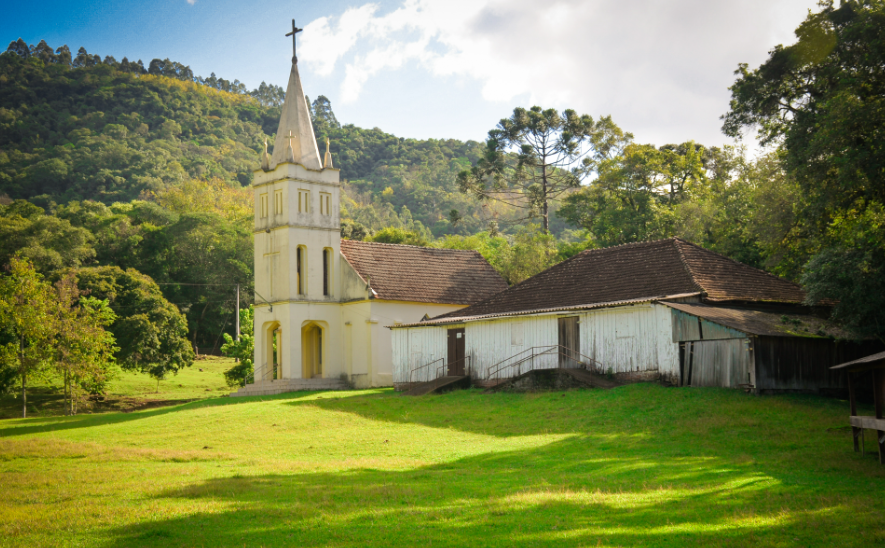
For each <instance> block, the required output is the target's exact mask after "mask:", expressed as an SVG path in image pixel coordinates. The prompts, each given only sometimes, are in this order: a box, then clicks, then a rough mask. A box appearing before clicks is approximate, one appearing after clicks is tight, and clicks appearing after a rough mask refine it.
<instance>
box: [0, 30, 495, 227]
mask: <svg viewBox="0 0 885 548" xmlns="http://www.w3.org/2000/svg"><path fill="white" fill-rule="evenodd" d="M282 94H283V91H282V89H280V88H278V87H276V86H267V85H266V84H264V83H262V84H261V86H260V87H259V88H258V89H256V90H253V91H247V90H246V88H245V86H243V85H242V84H241V83H239V82H238V81H237V80H234V81H233V82H230V81H228V80H225V79H223V78H218V77H216V76H215V75H214V74H212V75H211V76H210V77H208V78H202V77H199V76H194V75H193V72H192V71H191V69H190V67H188V66H186V65H183V64H181V63H178V62H174V61H170V60H168V59H165V60H160V59H154V60H152V61H151V62H150V63H149V64H148V68H145V67H144V63H142V62H141V60H139V61H137V62H130V61H128V60H127V59H126V58H124V59H123V60H122V61H120V62H118V61H116V59H115V58H114V57H112V56H106V57H105V58H104V59H103V60H102V59H101V57H100V56H98V55H92V54H89V53H88V52H86V50H85V49H83V48H80V50H79V52H78V54H77V55H76V56H73V57H72V55H71V53H70V51H69V49H68V48H67V46H63V47H61V48H57V49H55V50H53V49H52V48H51V47H50V46H48V45H47V44H46V43H45V42H41V43H40V44H38V45H36V46H33V45H31V46H28V45H27V44H25V43H24V42H22V41H21V40H19V41H18V42H13V43H12V44H10V46H9V48H8V50H7V51H6V52H5V53H4V54H3V55H0V196H3V195H6V196H7V197H8V198H11V199H27V200H30V201H32V202H33V203H35V204H37V205H40V206H42V207H48V206H49V207H48V209H52V208H51V204H52V203H59V204H61V203H67V202H71V201H82V200H95V201H99V202H103V203H105V204H107V205H110V204H112V203H114V202H128V201H131V200H133V199H136V198H139V197H149V196H150V195H151V193H155V192H157V191H159V190H162V189H164V188H168V187H170V186H176V185H179V184H180V183H181V182H182V181H183V180H186V179H189V178H190V179H193V178H201V179H212V178H217V179H220V180H222V181H225V182H226V183H227V184H229V185H232V186H236V187H239V186H244V185H248V184H249V183H250V182H251V178H252V171H253V170H254V169H257V167H258V154H259V152H260V151H262V150H263V146H264V142H265V141H266V140H267V141H268V142H269V143H271V144H272V143H273V138H274V132H275V131H276V128H277V123H278V121H279V114H280V104H281V98H282ZM313 110H314V112H313V114H314V125H315V130H316V134H317V139H318V141H319V142H320V143H321V144H322V142H323V141H324V140H325V138H326V137H329V138H330V139H331V151H332V154H333V158H334V162H335V166H336V167H338V168H340V169H341V177H342V179H343V180H344V181H346V184H345V192H346V194H347V197H348V198H347V199H345V200H344V202H345V204H344V211H343V212H342V213H343V217H344V218H345V219H346V220H353V221H355V222H357V223H359V224H361V225H363V226H364V227H367V228H368V229H369V230H379V229H381V228H384V227H388V226H393V227H397V228H408V229H412V230H416V231H417V232H419V233H422V234H424V235H425V236H427V237H430V236H431V231H432V235H433V236H439V235H442V234H446V233H461V234H470V233H475V232H477V231H478V230H482V229H484V228H485V224H484V223H485V222H487V219H488V218H489V214H488V213H486V212H484V210H483V208H482V206H481V204H480V203H479V202H478V201H477V200H476V199H474V198H472V197H468V196H466V195H464V194H461V193H460V192H458V188H457V184H456V180H455V179H456V176H457V174H458V172H459V171H461V170H462V169H465V168H466V167H469V166H470V164H471V163H472V162H473V161H475V160H476V159H477V158H478V155H479V154H480V150H481V144H480V143H477V142H473V141H468V142H461V141H457V140H453V139H428V140H415V139H404V138H401V137H396V136H394V135H391V134H389V133H385V132H384V131H382V130H381V129H378V128H373V129H363V128H358V127H356V126H353V125H349V124H345V125H341V124H339V123H338V121H337V119H336V118H335V115H334V113H333V111H332V109H331V105H330V104H329V101H328V99H326V98H325V97H324V96H318V97H317V98H316V99H315V100H314V101H313ZM453 209H455V210H457V211H458V212H459V213H460V215H461V216H462V217H463V219H464V221H463V222H462V223H460V225H459V226H457V227H455V226H452V224H451V223H449V222H448V221H447V219H448V218H449V213H450V211H451V210H453ZM499 214H503V215H504V216H505V217H506V215H507V212H506V211H502V212H499ZM416 223H418V224H416ZM428 229H429V231H428Z"/></svg>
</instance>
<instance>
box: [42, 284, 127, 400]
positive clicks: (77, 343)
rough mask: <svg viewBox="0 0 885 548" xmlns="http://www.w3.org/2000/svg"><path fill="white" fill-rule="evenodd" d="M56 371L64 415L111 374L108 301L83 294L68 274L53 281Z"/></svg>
mask: <svg viewBox="0 0 885 548" xmlns="http://www.w3.org/2000/svg"><path fill="white" fill-rule="evenodd" d="M55 290H56V294H57V297H58V298H57V300H56V309H55V326H56V336H55V344H54V348H55V356H54V366H55V370H56V371H57V372H58V373H59V374H60V376H61V377H62V381H63V384H64V394H65V403H66V405H65V409H66V412H67V414H70V415H73V414H75V413H76V405H75V402H77V401H79V400H80V399H82V395H83V394H84V393H85V392H91V393H96V392H99V391H101V389H102V388H103V387H104V386H105V384H106V383H107V382H108V381H109V380H110V378H111V375H112V373H113V365H114V352H115V351H116V350H118V349H117V348H116V347H115V346H114V342H115V341H114V336H113V335H112V334H111V333H110V332H108V331H106V330H105V327H107V326H109V325H111V324H112V323H114V320H115V319H116V316H115V315H114V313H113V311H111V309H110V308H109V307H108V302H107V301H100V300H98V299H96V298H95V297H83V296H81V292H80V290H79V289H78V288H77V284H76V282H75V281H74V276H73V274H71V273H68V275H66V276H65V277H63V278H62V279H61V280H59V281H58V282H57V283H56V284H55Z"/></svg>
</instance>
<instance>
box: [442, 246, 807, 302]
mask: <svg viewBox="0 0 885 548" xmlns="http://www.w3.org/2000/svg"><path fill="white" fill-rule="evenodd" d="M688 293H701V294H702V295H703V296H704V297H705V300H709V301H750V302H753V301H760V302H783V303H800V302H802V300H803V299H804V297H805V294H804V292H803V291H802V289H801V288H799V286H797V285H796V284H793V283H791V282H788V281H786V280H783V279H781V278H778V277H777V276H773V275H771V274H768V273H767V272H764V271H762V270H758V269H756V268H753V267H750V266H747V265H745V264H742V263H739V262H737V261H733V260H731V259H729V258H727V257H723V256H722V255H719V254H718V253H714V252H712V251H707V250H706V249H703V248H701V247H698V246H696V245H694V244H692V243H689V242H686V241H685V240H681V239H679V238H670V239H668V240H658V241H654V242H640V243H634V244H625V245H620V246H616V247H608V248H604V249H592V250H588V251H584V252H582V253H579V254H578V255H576V256H574V257H572V258H571V259H569V260H567V261H564V262H562V263H560V264H558V265H556V266H553V267H552V268H549V269H547V270H545V271H544V272H541V273H540V274H537V275H536V276H533V277H532V278H529V279H528V280H525V281H524V282H522V283H520V284H517V285H515V286H513V287H511V288H510V289H508V290H507V291H505V292H503V293H499V294H497V295H494V296H492V297H490V298H488V299H486V300H485V301H483V302H481V303H477V304H475V305H473V306H471V307H468V308H464V309H462V310H458V311H457V312H452V313H449V314H445V315H443V316H439V318H444V317H447V316H449V317H454V316H459V317H463V316H479V315H488V314H502V313H507V312H519V311H525V310H541V309H549V308H568V307H580V306H582V305H587V304H591V303H606V302H616V301H626V300H631V299H654V298H662V297H665V296H668V295H678V294H688Z"/></svg>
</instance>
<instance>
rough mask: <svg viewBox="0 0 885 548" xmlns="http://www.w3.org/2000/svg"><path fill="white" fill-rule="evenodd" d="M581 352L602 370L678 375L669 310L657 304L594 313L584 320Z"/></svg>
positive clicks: (603, 371) (677, 358)
mask: <svg viewBox="0 0 885 548" xmlns="http://www.w3.org/2000/svg"><path fill="white" fill-rule="evenodd" d="M580 325H581V348H580V352H581V353H582V354H586V355H587V356H589V357H591V358H593V359H594V360H596V361H597V362H598V363H599V364H600V365H599V366H600V367H601V369H602V371H599V372H600V373H608V372H609V369H610V370H611V372H612V373H631V372H644V371H657V372H659V373H660V374H662V375H670V374H674V373H675V374H678V373H679V345H678V344H675V343H673V335H672V333H673V327H672V318H671V314H670V309H669V308H667V307H665V306H662V305H656V304H648V305H637V306H622V307H617V308H607V309H602V310H595V311H591V312H589V313H587V314H586V315H585V316H584V317H583V318H582V319H581V324H580Z"/></svg>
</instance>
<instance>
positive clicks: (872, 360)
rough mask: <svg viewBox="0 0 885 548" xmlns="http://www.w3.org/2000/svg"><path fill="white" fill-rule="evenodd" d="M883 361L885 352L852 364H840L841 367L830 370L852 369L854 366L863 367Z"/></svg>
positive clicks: (836, 366)
mask: <svg viewBox="0 0 885 548" xmlns="http://www.w3.org/2000/svg"><path fill="white" fill-rule="evenodd" d="M882 360H885V352H879V353H878V354H871V355H869V356H864V357H863V358H860V359H857V360H854V361H851V362H845V363H840V364H839V365H834V366H833V367H831V368H830V369H851V368H852V366H863V365H868V364H871V363H875V362H878V361H882Z"/></svg>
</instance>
